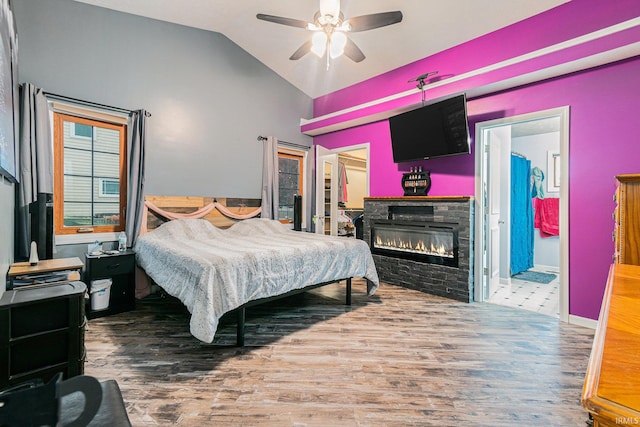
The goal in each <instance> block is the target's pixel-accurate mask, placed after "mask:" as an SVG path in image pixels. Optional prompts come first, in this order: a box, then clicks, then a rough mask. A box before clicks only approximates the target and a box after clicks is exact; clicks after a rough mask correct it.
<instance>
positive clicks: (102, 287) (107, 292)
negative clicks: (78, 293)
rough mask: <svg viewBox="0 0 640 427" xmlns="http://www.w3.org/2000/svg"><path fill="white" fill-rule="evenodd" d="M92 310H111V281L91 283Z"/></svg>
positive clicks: (94, 281)
mask: <svg viewBox="0 0 640 427" xmlns="http://www.w3.org/2000/svg"><path fill="white" fill-rule="evenodd" d="M89 293H90V294H91V310H93V311H98V310H106V309H107V308H109V297H110V296H111V279H100V280H92V281H91V289H90V290H89Z"/></svg>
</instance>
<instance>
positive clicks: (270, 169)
mask: <svg viewBox="0 0 640 427" xmlns="http://www.w3.org/2000/svg"><path fill="white" fill-rule="evenodd" d="M263 144H264V146H263V155H262V212H261V214H260V216H261V217H262V218H268V219H278V139H277V138H274V137H273V136H269V137H267V140H266V141H264V143H263Z"/></svg>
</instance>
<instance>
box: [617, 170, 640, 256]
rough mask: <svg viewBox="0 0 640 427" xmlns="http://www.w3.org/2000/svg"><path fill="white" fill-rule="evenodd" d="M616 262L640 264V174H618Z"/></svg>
mask: <svg viewBox="0 0 640 427" xmlns="http://www.w3.org/2000/svg"><path fill="white" fill-rule="evenodd" d="M616 181H617V189H616V194H615V200H616V202H617V206H616V210H615V212H614V213H613V217H614V220H615V226H614V227H615V228H614V236H613V238H614V241H615V251H616V252H615V254H614V262H617V263H620V264H633V265H640V174H626V175H618V176H616Z"/></svg>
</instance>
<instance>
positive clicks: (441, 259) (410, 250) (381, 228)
mask: <svg viewBox="0 0 640 427" xmlns="http://www.w3.org/2000/svg"><path fill="white" fill-rule="evenodd" d="M370 247H371V252H373V253H374V254H380V255H384V256H391V257H397V258H407V259H412V260H414V261H421V262H426V263H429V264H440V265H448V266H451V267H458V225H457V224H447V223H437V222H423V221H393V220H391V221H390V220H385V221H382V220H378V221H373V222H372V223H371V242H370Z"/></svg>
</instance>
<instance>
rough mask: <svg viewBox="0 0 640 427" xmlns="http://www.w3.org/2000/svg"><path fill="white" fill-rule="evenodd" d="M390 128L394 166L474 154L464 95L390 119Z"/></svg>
mask: <svg viewBox="0 0 640 427" xmlns="http://www.w3.org/2000/svg"><path fill="white" fill-rule="evenodd" d="M389 128H390V129H391V147H392V150H393V161H394V162H395V163H401V162H411V161H415V160H425V159H433V158H434V157H445V156H453V155H456V154H469V153H470V152H471V151H470V150H471V147H470V145H469V124H468V120H467V98H466V95H465V94H462V95H457V96H454V97H452V98H448V99H445V100H443V101H439V102H436V103H434V104H430V105H426V106H424V107H420V108H417V109H415V110H411V111H407V112H406V113H401V114H398V115H396V116H393V117H390V118H389Z"/></svg>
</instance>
